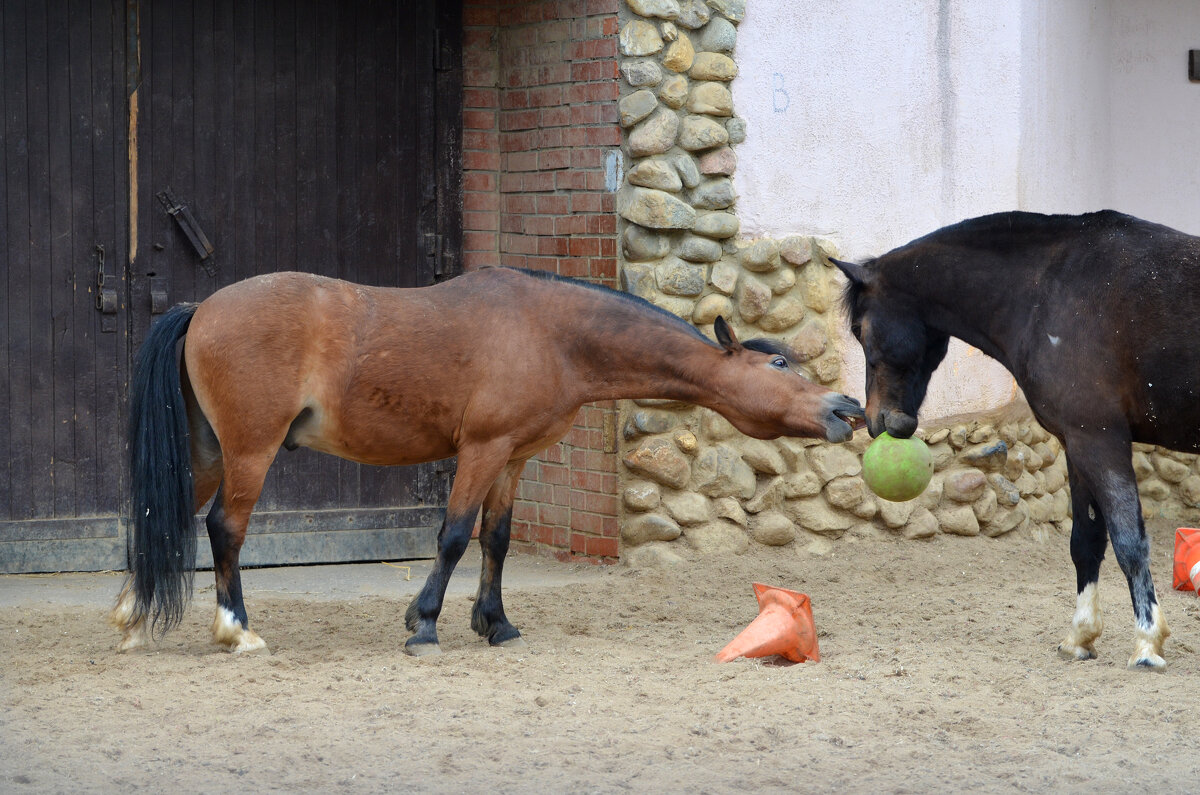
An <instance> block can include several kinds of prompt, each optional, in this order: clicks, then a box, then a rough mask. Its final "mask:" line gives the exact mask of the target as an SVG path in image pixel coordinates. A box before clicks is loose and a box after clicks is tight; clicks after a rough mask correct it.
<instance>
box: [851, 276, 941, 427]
mask: <svg viewBox="0 0 1200 795" xmlns="http://www.w3.org/2000/svg"><path fill="white" fill-rule="evenodd" d="M831 261H832V262H833V263H834V264H835V265H837V267H838V268H839V269H840V270H841V271H842V273H844V274H845V275H846V278H847V279H849V280H850V282H849V284H848V285H847V287H846V294H845V296H844V299H843V300H844V301H845V305H846V310H847V312H848V313H849V315H850V330H851V331H852V332H853V333H854V336H855V338H857V339H858V341H859V343H860V344H861V345H862V347H863V353H865V354H866V357H867V406H866V412H867V431H868V432H869V433H870V434H871V436H873V437H874V436H878V435H879V434H880V433H882V432H883V431H887V432H888V433H889V434H891V435H892V436H895V437H897V438H899V439H905V438H908V437H909V436H912V435H913V432H914V431H916V430H917V411H918V410H919V409H920V408H921V403H922V402H924V400H925V391H926V390H927V389H928V388H929V378H930V376H932V375H933V371H934V370H936V369H937V366H938V364H940V363H941V361H942V359H943V357H945V355H946V346H947V345H948V344H949V342H950V337H949V335H947V334H945V333H943V332H940V331H938V330H936V329H934V328H931V327H929V326H928V325H927V324H926V323H925V320H924V319H923V313H922V311H921V307H920V305H919V304H918V302H917V301H916V300H915V299H913V298H911V297H909V296H908V295H907V294H906V293H905V292H904V291H903V290H902V289H897V288H896V287H894V286H890V285H888V283H887V278H886V274H885V272H884V271H883V270H881V269H878V268H872V267H871V266H872V262H868V263H866V264H865V265H856V264H854V263H852V262H840V261H838V260H831Z"/></svg>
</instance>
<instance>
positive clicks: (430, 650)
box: [404, 643, 442, 657]
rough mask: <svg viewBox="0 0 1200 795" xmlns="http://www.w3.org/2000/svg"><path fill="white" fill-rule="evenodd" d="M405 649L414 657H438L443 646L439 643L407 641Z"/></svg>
mask: <svg viewBox="0 0 1200 795" xmlns="http://www.w3.org/2000/svg"><path fill="white" fill-rule="evenodd" d="M404 651H405V652H406V653H408V654H411V655H412V656H413V657H436V656H437V655H439V654H441V653H442V647H441V645H440V644H437V643H406V644H404Z"/></svg>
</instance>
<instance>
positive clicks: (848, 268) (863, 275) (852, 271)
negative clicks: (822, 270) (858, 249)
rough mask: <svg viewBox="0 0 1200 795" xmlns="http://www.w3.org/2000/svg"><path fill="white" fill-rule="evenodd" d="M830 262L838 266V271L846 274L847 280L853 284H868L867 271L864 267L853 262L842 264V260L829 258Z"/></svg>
mask: <svg viewBox="0 0 1200 795" xmlns="http://www.w3.org/2000/svg"><path fill="white" fill-rule="evenodd" d="M829 261H830V262H832V263H833V264H834V265H836V266H837V268H838V270H840V271H841V272H842V273H844V274H846V278H847V279H849V280H850V283H851V284H857V285H863V284H866V283H867V269H866V268H864V267H863V266H862V265H858V264H856V263H853V262H842V261H841V260H840V259H834V258H833V257H830V258H829Z"/></svg>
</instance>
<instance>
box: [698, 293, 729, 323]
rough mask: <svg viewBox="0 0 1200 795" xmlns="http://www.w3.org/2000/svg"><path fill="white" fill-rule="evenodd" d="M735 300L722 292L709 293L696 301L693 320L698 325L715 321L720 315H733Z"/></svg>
mask: <svg viewBox="0 0 1200 795" xmlns="http://www.w3.org/2000/svg"><path fill="white" fill-rule="evenodd" d="M732 316H733V302H732V301H730V300H729V298H728V297H727V296H724V295H721V294H720V293H709V294H708V295H706V296H704V297H703V298H701V299H700V300H699V301H697V302H696V308H695V309H694V310H692V322H693V323H695V324H696V325H698V326H707V325H708V324H710V323H715V322H716V320H717V318H718V317H732Z"/></svg>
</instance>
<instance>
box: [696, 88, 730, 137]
mask: <svg viewBox="0 0 1200 795" xmlns="http://www.w3.org/2000/svg"><path fill="white" fill-rule="evenodd" d="M687 109H688V110H689V111H691V112H692V113H706V114H708V115H709V116H732V115H733V94H731V93H730V92H729V89H728V88H727V87H726V86H725V84H724V83H713V82H708V83H699V84H697V85H696V86H694V87H693V88H692V90H691V93H689V94H688V99H687ZM725 134H726V136H728V135H729V133H728V131H727V132H726V133H725Z"/></svg>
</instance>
